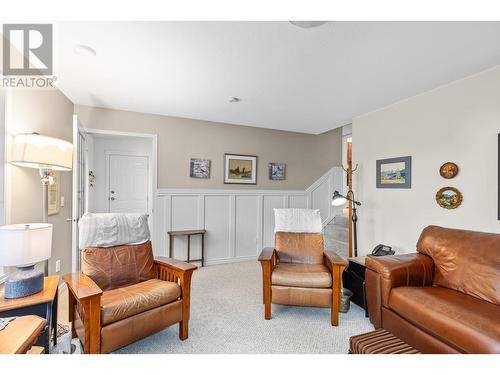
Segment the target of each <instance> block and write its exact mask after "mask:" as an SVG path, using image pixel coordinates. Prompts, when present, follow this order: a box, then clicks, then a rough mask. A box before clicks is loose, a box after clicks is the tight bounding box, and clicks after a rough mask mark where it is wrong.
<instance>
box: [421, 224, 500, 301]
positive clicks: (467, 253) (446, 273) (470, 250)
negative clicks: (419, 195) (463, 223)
mask: <svg viewBox="0 0 500 375" xmlns="http://www.w3.org/2000/svg"><path fill="white" fill-rule="evenodd" d="M417 251H418V252H419V253H422V254H427V255H428V256H430V257H431V258H432V259H433V261H434V267H435V270H434V285H437V286H443V287H446V288H450V289H454V290H457V291H460V292H462V293H465V294H468V295H471V296H474V297H477V298H480V299H482V300H485V301H488V302H491V303H494V304H497V305H500V234H496V233H483V232H473V231H469V230H460V229H448V228H442V227H438V226H429V227H427V228H425V229H424V230H423V231H422V234H421V235H420V238H419V240H418V243H417Z"/></svg>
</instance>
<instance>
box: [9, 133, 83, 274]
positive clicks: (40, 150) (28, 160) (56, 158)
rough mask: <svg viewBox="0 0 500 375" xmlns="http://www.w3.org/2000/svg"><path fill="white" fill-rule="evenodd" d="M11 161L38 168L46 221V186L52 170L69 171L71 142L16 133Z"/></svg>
mask: <svg viewBox="0 0 500 375" xmlns="http://www.w3.org/2000/svg"><path fill="white" fill-rule="evenodd" d="M11 163H12V164H14V165H17V166H20V167H28V168H37V169H38V170H39V172H40V180H41V182H42V193H43V196H42V202H43V205H42V209H43V212H42V221H43V222H44V223H47V222H48V211H47V206H48V202H47V199H48V197H47V186H48V185H49V184H52V183H53V179H52V171H71V169H72V167H73V144H72V143H70V142H67V141H64V140H62V139H58V138H52V137H46V136H43V135H40V134H38V133H31V134H17V135H16V136H15V138H14V142H13V144H12V156H11ZM44 270H45V275H48V262H45V265H44Z"/></svg>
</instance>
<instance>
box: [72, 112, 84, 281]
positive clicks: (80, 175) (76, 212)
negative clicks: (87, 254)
mask: <svg viewBox="0 0 500 375" xmlns="http://www.w3.org/2000/svg"><path fill="white" fill-rule="evenodd" d="M86 163H87V157H86V147H85V131H84V129H83V127H82V126H81V124H80V121H79V120H78V116H77V115H73V186H72V188H73V191H72V198H73V199H72V202H73V206H72V217H71V219H69V220H71V248H72V249H73V254H72V260H71V263H72V264H71V268H72V269H73V272H75V271H78V270H79V269H80V249H79V247H78V220H80V218H81V217H82V215H83V214H84V213H85V206H86V199H87V198H86V197H87V183H86V173H85V171H86Z"/></svg>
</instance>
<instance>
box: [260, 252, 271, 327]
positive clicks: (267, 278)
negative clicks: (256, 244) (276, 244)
mask: <svg viewBox="0 0 500 375" xmlns="http://www.w3.org/2000/svg"><path fill="white" fill-rule="evenodd" d="M261 265H262V295H263V298H262V299H263V302H264V319H266V320H270V319H271V300H272V297H271V262H261Z"/></svg>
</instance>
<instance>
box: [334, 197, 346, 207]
mask: <svg viewBox="0 0 500 375" xmlns="http://www.w3.org/2000/svg"><path fill="white" fill-rule="evenodd" d="M346 203H347V199H346V198H345V197H340V196H339V197H335V198H333V199H332V206H335V207H338V206H343V205H344V204H346Z"/></svg>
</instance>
